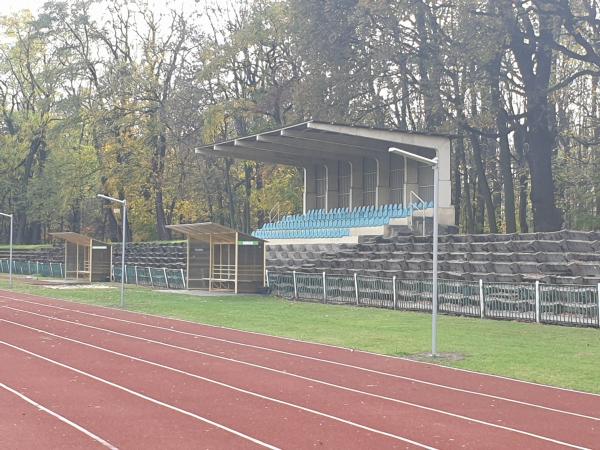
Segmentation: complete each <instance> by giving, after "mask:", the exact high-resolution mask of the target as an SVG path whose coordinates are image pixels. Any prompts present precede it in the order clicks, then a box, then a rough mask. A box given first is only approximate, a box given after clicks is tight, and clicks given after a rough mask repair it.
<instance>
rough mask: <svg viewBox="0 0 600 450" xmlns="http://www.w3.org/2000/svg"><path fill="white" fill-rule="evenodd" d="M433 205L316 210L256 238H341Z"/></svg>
mask: <svg viewBox="0 0 600 450" xmlns="http://www.w3.org/2000/svg"><path fill="white" fill-rule="evenodd" d="M432 207H433V203H426V204H424V203H418V204H414V205H411V206H409V207H408V208H403V207H402V205H382V206H379V207H375V206H361V207H359V208H355V209H352V210H351V209H348V208H337V209H333V210H331V211H329V212H326V211H325V210H322V209H319V210H313V211H309V212H308V213H306V214H297V215H291V216H286V217H284V218H283V219H282V220H280V221H279V222H274V223H267V224H265V225H264V226H263V227H262V228H261V229H259V230H256V231H255V232H254V233H253V235H254V236H256V237H258V238H261V239H298V238H339V237H344V236H349V235H350V228H358V227H376V226H381V225H387V224H389V223H390V220H391V219H395V218H404V217H409V216H411V215H412V213H413V210H416V209H418V210H422V209H427V208H432Z"/></svg>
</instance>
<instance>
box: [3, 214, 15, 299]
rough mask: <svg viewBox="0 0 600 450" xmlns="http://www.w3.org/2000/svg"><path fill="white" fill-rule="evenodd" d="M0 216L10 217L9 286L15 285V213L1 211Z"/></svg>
mask: <svg viewBox="0 0 600 450" xmlns="http://www.w3.org/2000/svg"><path fill="white" fill-rule="evenodd" d="M0 216H4V217H8V218H9V219H10V243H9V246H8V287H9V288H10V289H12V287H13V276H12V271H13V215H12V214H5V213H1V212H0Z"/></svg>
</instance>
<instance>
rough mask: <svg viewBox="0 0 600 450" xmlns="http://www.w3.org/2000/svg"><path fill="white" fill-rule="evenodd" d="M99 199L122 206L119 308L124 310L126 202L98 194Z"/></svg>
mask: <svg viewBox="0 0 600 450" xmlns="http://www.w3.org/2000/svg"><path fill="white" fill-rule="evenodd" d="M98 197H99V198H103V199H104V200H108V201H111V202H116V203H119V204H121V205H123V236H122V238H123V239H122V248H121V308H125V241H126V231H127V200H126V199H123V200H121V199H118V198H114V197H109V196H108V195H103V194H98Z"/></svg>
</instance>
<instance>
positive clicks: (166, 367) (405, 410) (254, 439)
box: [0, 291, 600, 449]
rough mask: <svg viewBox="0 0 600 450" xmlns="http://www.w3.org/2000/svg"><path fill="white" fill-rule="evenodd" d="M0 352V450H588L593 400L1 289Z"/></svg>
mask: <svg viewBox="0 0 600 450" xmlns="http://www.w3.org/2000/svg"><path fill="white" fill-rule="evenodd" d="M0 358H1V361H2V364H0V402H1V403H0V404H1V405H2V408H0V443H9V447H10V448H32V447H35V446H36V445H35V444H36V442H38V441H39V442H40V443H42V442H43V444H44V447H45V448H82V447H84V448H87V447H89V448H145V449H152V448H156V449H158V448H160V449H166V448H177V449H182V448H246V447H259V448H260V447H263V448H264V447H266V448H309V447H316V446H319V447H329V448H344V449H355V448H356V449H359V448H360V449H366V448H472V449H486V448H497V449H501V448H502V449H503V448H507V447H509V446H510V447H512V448H527V449H542V448H544V449H545V448H600V396H598V395H593V394H586V393H582V392H576V391H570V390H565V389H558V388H552V387H548V386H542V385H537V384H532V383H526V382H520V381H516V380H510V379H506V378H501V377H495V376H489V375H483V374H477V373H473V372H467V371H462V370H456V369H451V368H444V367H440V366H436V365H431V364H426V363H419V362H414V361H410V360H406V359H401V358H391V357H385V356H379V355H374V354H370V353H365V352H358V351H349V350H347V349H342V348H337V347H332V346H326V345H319V344H311V343H306V342H300V341H296V340H291V339H284V338H276V337H271V336H266V335H262V334H257V333H248V332H242V331H237V330H232V329H227V328H220V327H213V326H208V325H202V324H196V323H191V322H186V321H181V320H174V319H167V318H162V317H156V316H150V315H143V314H138V313H132V312H128V311H122V310H117V309H111V308H102V307H96V306H90V305H83V304H76V303H72V302H67V301H62V300H54V299H48V298H43V297H38V296H33V295H24V294H15V293H11V292H6V291H0ZM5 405H6V407H5ZM40 408H42V409H40ZM2 446H3V447H4V445H2Z"/></svg>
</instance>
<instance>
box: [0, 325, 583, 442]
mask: <svg viewBox="0 0 600 450" xmlns="http://www.w3.org/2000/svg"><path fill="white" fill-rule="evenodd" d="M0 322H6V323H10V324H12V325H16V326H20V327H23V328H27V329H29V330H33V331H36V332H38V333H43V334H46V335H48V336H53V337H56V338H59V339H63V340H65V341H69V342H73V343H76V344H79V345H84V346H86V347H90V348H93V349H96V350H100V351H103V352H106V353H110V354H113V355H116V356H120V357H123V358H127V359H131V360H134V361H138V362H141V363H144V364H148V365H151V366H154V367H159V368H161V369H165V370H169V371H171V372H175V373H178V374H181V375H185V376H188V377H191V378H195V379H198V380H202V381H206V382H207V383H211V384H215V385H217V386H221V387H224V388H227V389H231V390H234V391H237V392H240V393H243V394H247V395H251V396H253V397H257V398H260V399H261V400H267V401H271V402H274V403H278V404H280V405H284V406H289V407H291V408H295V409H298V410H300V411H304V412H308V413H310V414H315V415H317V416H321V417H325V418H327V419H331V420H334V421H336V422H340V423H343V424H345V425H350V426H353V427H356V428H360V429H363V430H365V431H369V432H371V433H376V434H381V435H383V436H386V437H390V438H393V439H397V440H399V441H402V442H405V443H407V444H412V445H416V446H418V447H421V448H425V449H433V447H430V446H428V445H425V444H421V443H419V442H416V441H413V440H411V439H409V438H405V437H403V436H399V435H396V434H392V433H388V432H386V431H382V430H377V429H375V428H371V427H369V426H366V425H361V424H359V423H356V422H352V421H350V420H346V419H343V418H341V417H337V416H333V415H331V414H327V413H324V412H321V411H317V410H314V409H310V408H307V407H304V406H301V405H297V404H295V403H289V402H286V401H284V400H279V399H276V398H273V397H269V396H266V395H262V394H259V393H257V392H253V391H249V390H246V389H243V388H239V387H236V386H232V385H230V384H227V383H223V382H221V381H218V380H214V379H212V378H207V377H203V376H201V375H197V374H194V373H191V372H186V371H185V370H181V369H177V368H175V367H171V366H166V365H163V364H160V363H157V362H153V361H149V360H146V359H143V358H139V357H137V356H133V355H129V354H126V353H121V352H117V351H114V350H110V349H108V348H105V347H101V346H97V345H94V344H90V343H88V342H83V341H79V340H77V339H72V338H69V337H66V336H61V335H58V334H55V333H50V332H49V331H45V330H41V329H39V328H35V327H30V326H28V325H24V324H22V323H18V322H13V321H11V320H7V319H0ZM0 342H2V341H0ZM557 442H558V441H557ZM576 448H580V447H576Z"/></svg>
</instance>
